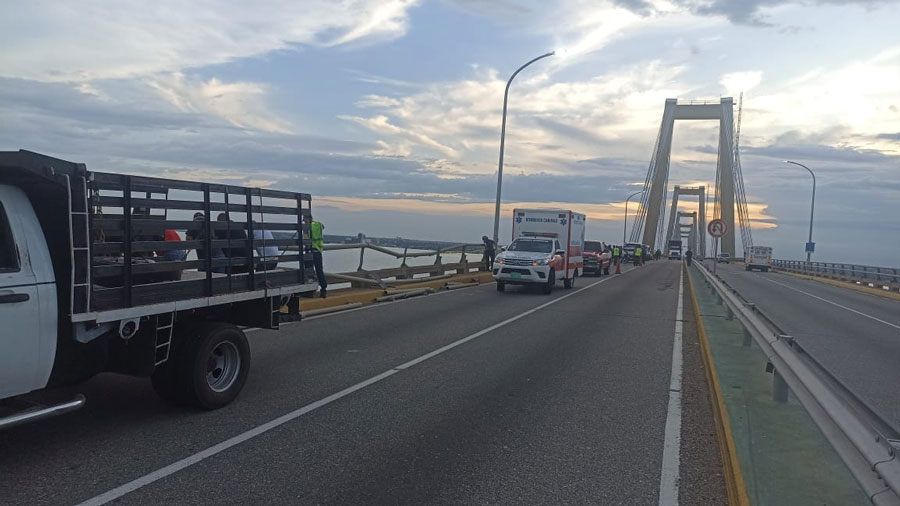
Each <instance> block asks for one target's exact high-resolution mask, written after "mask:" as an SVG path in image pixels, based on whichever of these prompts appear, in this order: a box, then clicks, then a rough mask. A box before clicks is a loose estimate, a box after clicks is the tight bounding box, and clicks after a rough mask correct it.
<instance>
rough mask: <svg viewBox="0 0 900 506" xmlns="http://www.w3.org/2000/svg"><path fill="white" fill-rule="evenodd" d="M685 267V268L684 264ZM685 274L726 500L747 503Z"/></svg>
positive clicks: (694, 296)
mask: <svg viewBox="0 0 900 506" xmlns="http://www.w3.org/2000/svg"><path fill="white" fill-rule="evenodd" d="M685 270H687V267H685ZM686 275H687V278H688V287H689V288H690V291H691V302H692V303H693V306H694V319H695V321H696V323H697V333H698V334H699V337H700V349H701V352H702V355H703V364H704V365H705V366H706V367H705V369H706V381H707V383H708V384H709V396H710V403H711V404H712V409H713V417H714V418H715V421H716V439H717V440H718V441H719V453H720V455H721V456H722V468H723V471H724V475H725V489H726V491H727V493H728V504H730V505H731V506H750V497H749V496H748V495H747V484H746V483H744V474H743V473H742V472H741V463H740V461H739V460H738V456H737V448H736V447H735V444H734V436H733V435H732V434H731V424H730V422H729V421H728V410H727V409H726V407H725V401H724V400H723V398H722V387H721V386H720V385H719V377H718V375H717V374H716V366H715V364H714V363H713V359H712V353H711V352H710V349H709V339H708V338H707V336H706V327H705V326H704V325H703V318H702V317H701V316H700V305H699V304H698V303H697V294H696V293H695V292H694V281H693V279H691V274H690V272H686Z"/></svg>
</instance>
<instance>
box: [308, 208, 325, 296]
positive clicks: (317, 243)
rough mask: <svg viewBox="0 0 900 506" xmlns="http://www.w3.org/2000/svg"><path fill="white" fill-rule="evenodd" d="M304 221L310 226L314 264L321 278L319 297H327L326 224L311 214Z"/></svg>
mask: <svg viewBox="0 0 900 506" xmlns="http://www.w3.org/2000/svg"><path fill="white" fill-rule="evenodd" d="M303 221H305V222H306V225H307V226H309V242H310V246H311V247H312V255H313V265H314V266H315V268H316V278H318V280H319V297H322V298H323V299H324V298H325V292H326V290H327V288H328V281H326V280H325V268H324V267H323V266H322V251H324V249H325V237H324V235H323V231H324V230H325V225H322V223H320V222H318V221H313V219H312V216H311V215H308V214H307V215H306V216H304V217H303Z"/></svg>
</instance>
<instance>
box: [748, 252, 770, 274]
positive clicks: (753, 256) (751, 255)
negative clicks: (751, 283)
mask: <svg viewBox="0 0 900 506" xmlns="http://www.w3.org/2000/svg"><path fill="white" fill-rule="evenodd" d="M744 257H745V258H746V262H745V264H744V268H745V269H747V270H748V271H752V270H753V269H758V270H760V271H762V272H768V271H769V267H771V266H772V248H770V247H768V246H750V250H749V251H748V252H747V253H745V254H744Z"/></svg>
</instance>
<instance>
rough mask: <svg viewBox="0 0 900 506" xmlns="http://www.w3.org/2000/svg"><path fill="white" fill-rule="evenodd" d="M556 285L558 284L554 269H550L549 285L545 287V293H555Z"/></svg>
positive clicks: (548, 275)
mask: <svg viewBox="0 0 900 506" xmlns="http://www.w3.org/2000/svg"><path fill="white" fill-rule="evenodd" d="M554 284H556V273H555V272H554V271H553V269H550V274H547V284H545V285H544V286H543V289H544V290H543V291H544V293H545V294H549V293H551V292H552V291H553V285H554Z"/></svg>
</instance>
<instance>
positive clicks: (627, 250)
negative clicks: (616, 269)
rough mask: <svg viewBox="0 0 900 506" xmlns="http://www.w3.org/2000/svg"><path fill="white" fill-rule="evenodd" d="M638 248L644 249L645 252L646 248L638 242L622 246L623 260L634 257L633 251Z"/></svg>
mask: <svg viewBox="0 0 900 506" xmlns="http://www.w3.org/2000/svg"><path fill="white" fill-rule="evenodd" d="M638 248H644V249H645V250H646V246H644V245H643V244H641V243H639V242H626V243H625V244H624V245H622V255H624V260H625V261H629V260H631V259H632V258H633V257H634V250H636V249H638Z"/></svg>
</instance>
